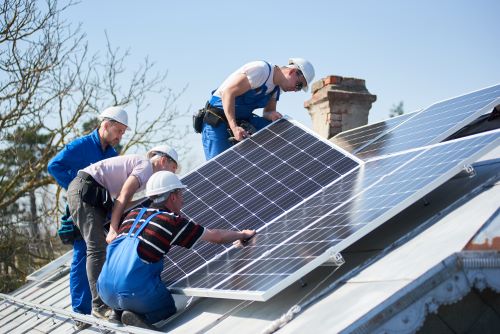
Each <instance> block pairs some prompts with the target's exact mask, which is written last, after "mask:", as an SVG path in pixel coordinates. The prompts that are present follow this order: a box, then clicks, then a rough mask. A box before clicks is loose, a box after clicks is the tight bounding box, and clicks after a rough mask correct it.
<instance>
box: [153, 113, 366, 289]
mask: <svg viewBox="0 0 500 334" xmlns="http://www.w3.org/2000/svg"><path fill="white" fill-rule="evenodd" d="M357 166H358V161H357V159H356V158H350V157H348V156H347V155H346V154H345V153H342V152H340V151H338V150H336V149H335V148H334V147H333V145H332V144H331V143H330V142H328V141H326V140H323V139H320V138H319V137H317V136H316V135H313V134H311V133H310V132H309V130H307V129H305V128H302V127H301V126H299V125H297V123H295V122H294V121H288V120H285V119H282V120H280V121H277V122H275V123H273V124H271V125H270V126H268V127H267V128H265V129H263V130H262V131H260V132H258V133H257V134H255V135H254V136H252V137H251V138H249V139H247V140H245V141H243V142H242V143H241V144H239V145H237V146H235V147H233V148H232V149H230V150H228V151H226V152H224V153H223V154H221V155H219V156H217V157H216V158H214V159H212V160H210V161H208V162H207V163H206V164H205V165H203V166H202V167H200V168H199V169H197V170H195V171H193V172H192V173H190V174H189V175H187V176H185V177H184V178H183V179H182V182H183V183H184V184H186V185H187V186H188V190H187V191H186V193H185V195H184V202H185V206H184V208H183V214H184V215H185V216H187V217H188V218H191V219H193V220H194V221H195V222H197V223H199V224H202V225H203V226H205V227H207V228H218V229H233V230H235V229H238V230H241V229H258V228H260V227H262V226H264V225H265V224H266V223H268V222H270V221H271V220H272V219H274V218H276V217H277V216H279V215H280V214H282V213H284V212H286V211H287V210H289V209H290V208H292V207H293V206H295V205H297V204H298V203H300V202H301V201H303V200H304V199H306V198H308V197H310V196H311V195H312V194H314V193H316V192H318V191H319V190H321V189H322V188H323V187H325V186H327V185H328V184H330V183H332V182H333V181H335V180H336V179H338V178H339V177H341V176H342V175H345V174H346V173H348V172H349V171H351V170H352V169H353V168H355V167H357ZM225 249H226V247H225V246H222V245H214V244H208V243H203V242H200V243H198V244H197V245H196V246H195V248H194V250H186V249H183V248H180V247H175V248H173V249H172V250H171V252H170V253H169V256H168V258H167V259H166V263H165V268H166V270H165V271H164V272H163V273H162V279H163V280H164V281H165V282H167V284H169V283H172V282H175V281H177V280H178V279H180V278H182V277H185V276H186V274H188V273H190V272H192V271H194V270H195V269H196V268H198V267H199V266H201V265H204V264H205V263H206V262H207V261H208V260H210V259H211V258H213V257H214V256H215V255H216V254H219V253H221V252H223V251H224V250H225Z"/></svg>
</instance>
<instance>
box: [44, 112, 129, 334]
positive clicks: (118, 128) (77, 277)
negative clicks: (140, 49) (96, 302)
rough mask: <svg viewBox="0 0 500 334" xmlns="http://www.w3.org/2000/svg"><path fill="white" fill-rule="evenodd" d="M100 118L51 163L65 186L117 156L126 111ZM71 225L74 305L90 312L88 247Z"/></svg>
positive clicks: (51, 169) (76, 309)
mask: <svg viewBox="0 0 500 334" xmlns="http://www.w3.org/2000/svg"><path fill="white" fill-rule="evenodd" d="M99 119H100V124H99V127H98V128H97V129H95V130H94V131H93V132H92V133H90V134H88V135H86V136H83V137H80V138H77V139H75V140H73V141H72V142H70V143H69V144H67V145H66V146H65V147H64V148H63V149H62V150H61V151H60V152H59V153H58V154H57V155H56V156H55V157H54V158H53V159H52V160H51V161H50V162H49V164H48V171H49V173H50V174H51V175H52V176H53V177H54V178H55V180H56V181H57V183H58V184H59V186H61V187H62V188H64V189H66V190H67V189H68V185H69V183H70V182H71V181H72V180H73V179H74V178H75V176H76V174H77V173H78V171H79V170H80V169H83V168H85V167H88V166H89V165H91V164H93V163H95V162H97V161H101V160H104V159H107V158H111V157H115V156H117V155H118V153H117V152H116V150H115V149H114V148H113V146H116V145H118V144H119V143H120V141H121V139H122V136H123V134H124V133H125V131H126V130H127V129H128V115H127V112H126V111H125V109H123V108H121V107H117V106H115V107H109V108H106V109H105V110H104V111H103V112H102V113H101V114H100V115H99ZM71 227H72V228H73V229H74V233H73V237H74V240H73V260H72V262H71V269H70V273H69V286H70V295H71V306H72V308H73V311H74V312H77V313H82V314H91V311H92V309H91V308H92V306H91V302H92V296H91V293H90V287H89V282H88V279H87V270H86V262H87V261H86V257H87V255H86V253H87V246H86V244H85V241H84V240H83V239H82V237H81V235H80V233H79V231H78V228H77V227H76V226H71ZM87 326H88V325H87V324H86V323H84V322H77V327H78V328H79V329H83V328H85V327H87Z"/></svg>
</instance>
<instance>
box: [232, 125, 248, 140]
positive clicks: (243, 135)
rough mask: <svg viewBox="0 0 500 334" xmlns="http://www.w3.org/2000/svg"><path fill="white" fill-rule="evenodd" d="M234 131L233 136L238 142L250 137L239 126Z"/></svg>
mask: <svg viewBox="0 0 500 334" xmlns="http://www.w3.org/2000/svg"><path fill="white" fill-rule="evenodd" d="M231 130H233V136H234V139H235V140H236V141H242V140H243V139H245V138H247V137H250V135H249V134H248V133H247V132H246V131H245V129H243V128H242V127H241V126H237V127H235V128H234V129H231Z"/></svg>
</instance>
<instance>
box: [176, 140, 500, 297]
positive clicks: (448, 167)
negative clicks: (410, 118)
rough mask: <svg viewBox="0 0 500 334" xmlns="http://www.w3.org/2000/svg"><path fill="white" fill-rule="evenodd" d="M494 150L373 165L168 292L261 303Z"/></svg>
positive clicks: (427, 153) (471, 146)
mask: <svg viewBox="0 0 500 334" xmlns="http://www.w3.org/2000/svg"><path fill="white" fill-rule="evenodd" d="M499 144H500V130H497V131H492V132H489V133H484V134H480V135H476V136H471V137H466V138H462V139H458V140H454V141H450V142H445V143H441V144H436V145H433V146H428V147H424V148H418V149H413V150H410V151H405V152H401V153H398V154H395V155H391V156H385V157H381V158H377V159H372V160H370V161H368V162H366V164H364V165H363V166H361V167H360V168H355V169H354V170H353V172H352V173H349V174H347V175H345V176H344V177H342V178H339V179H338V180H337V181H336V182H334V183H333V184H331V185H330V186H328V187H326V188H324V189H323V190H322V191H321V192H319V193H318V194H317V195H315V196H312V197H311V198H309V199H308V200H307V201H304V202H302V203H301V204H300V205H298V206H296V207H295V208H293V209H292V210H289V211H288V212H286V213H284V214H282V215H281V216H280V217H278V218H277V219H275V220H273V221H272V222H271V223H269V224H266V225H265V226H264V227H262V228H260V229H259V231H258V234H257V236H256V237H255V238H254V240H252V241H253V242H252V244H251V245H249V246H247V247H245V248H243V249H234V248H232V249H229V250H228V251H227V252H225V253H224V254H222V255H219V256H218V257H216V258H214V259H213V260H212V261H210V263H208V264H207V265H205V266H203V267H201V268H199V270H197V271H196V272H194V273H192V274H191V275H189V276H187V277H186V278H184V279H182V280H180V281H179V282H176V283H175V284H174V285H173V286H171V287H170V288H171V289H172V291H173V292H178V293H184V294H187V295H196V296H211V297H221V298H235V299H249V300H259V301H265V300H267V299H269V298H271V297H272V296H273V295H275V294H276V293H278V292H279V291H281V290H282V289H284V288H286V287H287V286H288V285H290V284H291V283H293V282H295V281H296V280H297V279H299V278H300V277H302V276H304V275H305V274H307V273H308V272H310V271H311V270H313V269H314V268H316V267H317V266H319V265H321V264H322V263H324V262H325V261H327V260H328V259H329V258H330V257H331V256H332V255H333V254H336V253H338V252H340V251H342V250H343V249H345V248H346V247H348V246H349V245H351V244H352V243H353V242H355V241H356V240H359V239H360V238H361V237H363V236H364V235H366V234H367V233H369V232H370V231H372V230H373V229H375V228H376V227H378V226H379V225H381V224H382V223H384V222H385V221H387V220H388V219H390V218H391V217H393V216H394V215H396V214H397V213H398V212H400V211H402V210H403V209H405V208H406V207H408V206H409V205H411V204H412V203H413V202H415V201H416V200H418V199H420V198H422V197H423V196H424V195H425V194H427V193H429V192H430V191H432V190H433V189H435V188H437V187H438V186H439V185H441V184H443V183H444V182H446V180H448V179H450V178H451V177H453V176H454V175H455V174H457V173H458V172H459V171H460V170H461V169H462V168H463V166H464V165H466V164H468V163H470V162H472V161H474V160H475V159H477V157H479V156H481V155H483V154H484V153H486V152H487V151H489V150H490V149H492V148H495V147H497V146H498V145H499Z"/></svg>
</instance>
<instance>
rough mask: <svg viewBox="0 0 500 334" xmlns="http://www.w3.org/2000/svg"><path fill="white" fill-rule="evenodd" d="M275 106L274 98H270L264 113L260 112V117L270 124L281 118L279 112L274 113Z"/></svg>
mask: <svg viewBox="0 0 500 334" xmlns="http://www.w3.org/2000/svg"><path fill="white" fill-rule="evenodd" d="M276 104H277V102H276V98H274V97H272V98H271V99H270V100H269V102H267V104H266V106H265V107H264V111H263V112H262V117H264V118H265V119H267V120H268V121H271V122H274V121H275V120H277V119H280V118H281V117H283V116H282V115H281V114H280V113H279V112H277V111H276Z"/></svg>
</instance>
